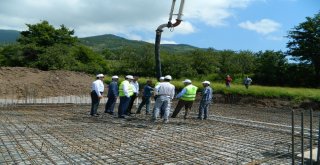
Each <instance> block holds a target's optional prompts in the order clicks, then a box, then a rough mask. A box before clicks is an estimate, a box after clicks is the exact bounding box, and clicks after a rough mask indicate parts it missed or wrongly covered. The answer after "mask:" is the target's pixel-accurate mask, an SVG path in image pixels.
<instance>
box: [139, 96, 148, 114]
mask: <svg viewBox="0 0 320 165" xmlns="http://www.w3.org/2000/svg"><path fill="white" fill-rule="evenodd" d="M144 105H146V114H148V113H149V112H150V97H142V102H141V103H140V105H139V108H138V110H137V113H140V112H141V109H142V107H143V106H144Z"/></svg>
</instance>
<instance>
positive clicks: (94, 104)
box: [90, 74, 104, 117]
mask: <svg viewBox="0 0 320 165" xmlns="http://www.w3.org/2000/svg"><path fill="white" fill-rule="evenodd" d="M103 79H104V75H103V74H97V76H96V80H95V81H94V82H93V83H92V84H91V111H90V115H91V116H94V117H97V116H99V113H98V107H99V104H100V99H102V98H103V92H104V84H103Z"/></svg>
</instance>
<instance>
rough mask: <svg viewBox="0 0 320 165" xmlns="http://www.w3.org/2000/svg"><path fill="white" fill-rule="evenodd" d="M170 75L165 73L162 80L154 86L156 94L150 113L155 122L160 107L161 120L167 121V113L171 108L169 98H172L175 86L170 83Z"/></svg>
mask: <svg viewBox="0 0 320 165" xmlns="http://www.w3.org/2000/svg"><path fill="white" fill-rule="evenodd" d="M171 80H172V77H171V76H170V75H167V76H165V77H164V82H162V83H160V84H159V85H158V86H156V88H155V94H156V95H157V96H158V97H157V100H156V103H155V105H154V106H155V108H154V110H153V114H152V120H153V121H154V122H155V121H156V120H157V117H158V115H159V111H160V109H162V108H163V109H164V110H165V112H164V115H163V122H164V123H167V122H168V118H169V113H170V109H171V100H172V99H173V98H174V93H175V87H174V85H172V84H171V83H170V81H171Z"/></svg>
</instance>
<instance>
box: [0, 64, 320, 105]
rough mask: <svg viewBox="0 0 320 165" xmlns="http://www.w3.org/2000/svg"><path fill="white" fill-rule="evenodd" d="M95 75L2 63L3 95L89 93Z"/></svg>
mask: <svg viewBox="0 0 320 165" xmlns="http://www.w3.org/2000/svg"><path fill="white" fill-rule="evenodd" d="M94 79H95V77H94V76H93V75H89V74H85V73H80V72H72V71H63V70H56V71H41V70H38V69H35V68H25V67H0V98H17V99H19V98H25V97H32V98H43V97H55V96H70V95H86V94H88V96H89V92H90V84H91V83H92V81H93V80H94ZM215 102H218V103H226V104H243V105H245V106H259V107H275V108H283V107H288V108H305V109H310V108H313V109H314V110H319V109H320V103H316V102H308V101H306V102H302V103H295V102H292V101H290V100H285V99H269V98H255V97H250V96H248V97H243V96H235V95H231V96H230V95H229V96H228V95H221V94H215Z"/></svg>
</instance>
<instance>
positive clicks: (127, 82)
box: [119, 80, 133, 97]
mask: <svg viewBox="0 0 320 165" xmlns="http://www.w3.org/2000/svg"><path fill="white" fill-rule="evenodd" d="M124 85H127V86H128V93H129V96H132V95H133V87H132V85H131V84H130V83H129V81H128V80H124V81H122V82H121V84H120V86H119V96H120V97H121V96H126V95H125V94H124V91H123V86H124Z"/></svg>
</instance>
